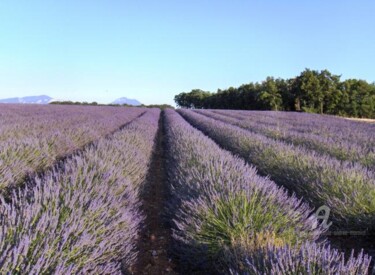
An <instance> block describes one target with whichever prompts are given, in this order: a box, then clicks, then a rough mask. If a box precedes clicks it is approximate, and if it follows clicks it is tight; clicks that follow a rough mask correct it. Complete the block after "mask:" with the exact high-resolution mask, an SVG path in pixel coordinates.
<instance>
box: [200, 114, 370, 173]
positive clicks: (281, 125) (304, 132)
mask: <svg viewBox="0 0 375 275" xmlns="http://www.w3.org/2000/svg"><path fill="white" fill-rule="evenodd" d="M199 112H201V113H203V114H206V115H208V116H211V117H214V118H216V119H220V120H222V121H224V122H227V123H230V124H233V125H236V126H239V127H241V128H244V129H247V130H250V131H253V132H256V133H259V134H263V135H265V136H267V137H269V138H273V139H277V140H281V141H284V142H287V143H291V144H294V145H298V146H303V147H305V148H307V149H310V150H315V151H317V152H319V153H321V154H328V155H330V156H331V157H334V158H337V159H339V160H342V161H350V162H358V163H360V164H361V165H363V166H365V167H367V168H369V169H371V170H374V171H375V127H374V126H375V125H371V124H368V123H367V124H365V125H367V126H366V127H364V125H362V124H361V123H356V124H355V123H353V122H351V121H345V120H343V119H338V118H334V119H332V118H327V117H326V116H319V115H310V114H309V115H307V118H308V119H307V118H306V115H305V116H303V115H302V114H301V117H302V118H299V117H296V118H295V119H292V118H293V117H292V118H289V119H287V118H288V116H292V115H290V114H289V113H287V115H285V114H284V113H280V114H279V113H277V112H275V115H274V117H272V116H271V117H270V116H269V115H267V113H266V114H265V115H264V117H262V116H261V114H259V112H255V114H253V113H252V112H247V113H246V112H244V111H223V110H219V111H216V110H213V111H199ZM276 115H277V116H276ZM294 115H295V114H293V116H294ZM337 120H339V121H340V122H341V121H343V122H341V123H337ZM323 121H324V123H322V122H323ZM349 126H350V129H348V127H349ZM338 129H340V130H338ZM351 133H354V134H352V136H351V137H350V135H351ZM353 135H355V136H353Z"/></svg>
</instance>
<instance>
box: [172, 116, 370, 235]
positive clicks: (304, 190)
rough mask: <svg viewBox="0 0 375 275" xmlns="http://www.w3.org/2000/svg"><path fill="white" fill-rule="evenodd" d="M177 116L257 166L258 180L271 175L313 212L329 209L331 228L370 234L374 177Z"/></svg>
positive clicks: (289, 147)
mask: <svg viewBox="0 0 375 275" xmlns="http://www.w3.org/2000/svg"><path fill="white" fill-rule="evenodd" d="M179 112H180V113H181V114H182V115H183V116H184V117H185V118H186V119H187V120H188V121H189V122H190V123H191V124H192V125H193V126H195V127H197V128H198V129H200V130H202V131H203V132H204V133H205V134H207V135H208V136H210V137H212V138H213V139H214V140H215V141H216V142H218V143H219V144H220V145H221V146H223V147H224V148H227V149H229V150H231V151H232V152H234V153H236V154H238V155H240V156H241V157H243V158H244V159H246V160H247V161H248V162H249V163H252V164H254V165H256V167H257V168H258V170H259V171H260V172H261V173H262V174H264V175H270V176H271V178H272V179H273V180H275V181H276V182H277V183H279V184H281V185H283V186H286V187H287V188H288V189H290V190H292V191H295V192H296V193H297V195H298V196H301V197H303V198H304V199H305V200H306V201H308V202H310V203H311V204H312V205H313V206H315V207H316V208H318V207H320V206H321V205H327V206H328V207H330V209H331V211H332V212H331V213H332V214H333V215H332V217H331V218H332V219H333V222H334V226H336V227H340V228H341V229H344V228H350V229H355V230H364V229H366V228H368V229H370V230H374V229H375V176H374V173H373V172H371V171H369V170H367V169H365V168H363V167H361V166H358V165H356V164H352V163H342V162H340V161H338V160H336V159H332V158H330V157H328V156H321V155H319V154H316V153H314V152H311V151H309V150H306V149H304V148H301V147H298V146H293V145H289V144H286V143H283V142H280V141H276V140H273V139H269V138H267V137H265V136H263V135H259V134H255V133H252V132H249V131H246V130H244V129H241V128H239V127H236V126H233V125H230V124H226V123H224V122H220V121H219V120H214V119H212V118H208V117H206V116H203V115H201V114H197V113H195V112H192V111H188V110H180V111H179Z"/></svg>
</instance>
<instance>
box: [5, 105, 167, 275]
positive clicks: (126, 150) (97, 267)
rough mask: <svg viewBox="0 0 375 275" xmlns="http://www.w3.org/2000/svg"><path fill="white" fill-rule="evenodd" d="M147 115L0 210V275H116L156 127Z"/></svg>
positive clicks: (127, 250)
mask: <svg viewBox="0 0 375 275" xmlns="http://www.w3.org/2000/svg"><path fill="white" fill-rule="evenodd" d="M159 114H160V111H159V110H150V111H147V112H146V113H144V114H143V115H142V116H140V117H138V118H137V119H135V120H134V121H132V122H131V123H130V124H128V125H127V126H126V127H125V128H124V129H123V130H121V131H118V132H116V133H114V134H113V135H112V136H110V137H107V138H102V139H99V140H98V141H97V142H95V143H94V144H92V145H90V146H89V147H87V148H86V149H85V150H83V151H82V152H81V153H77V154H74V155H73V156H72V157H71V158H69V159H68V160H66V161H65V162H64V163H63V165H61V164H60V165H59V167H55V168H54V169H51V170H49V171H47V172H46V173H45V174H44V176H43V177H42V178H38V177H36V178H34V179H33V180H32V181H30V182H28V183H27V184H26V188H25V189H22V190H19V191H18V192H15V191H14V192H13V194H12V197H11V203H8V202H6V201H4V199H3V198H1V204H0V273H1V274H121V272H122V270H124V269H126V268H129V267H130V265H131V264H132V263H133V262H134V259H135V257H136V252H135V250H134V246H135V240H136V238H137V232H138V228H139V225H140V222H141V220H142V215H141V214H140V212H139V204H140V202H139V192H140V188H141V187H142V183H143V181H144V179H145V176H146V173H147V170H148V166H149V163H150V159H151V154H152V150H153V145H154V139H155V136H156V132H157V128H158V118H159Z"/></svg>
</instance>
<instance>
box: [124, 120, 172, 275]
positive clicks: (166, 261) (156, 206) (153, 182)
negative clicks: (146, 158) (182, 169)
mask: <svg viewBox="0 0 375 275" xmlns="http://www.w3.org/2000/svg"><path fill="white" fill-rule="evenodd" d="M164 135H165V134H164V114H163V113H162V114H161V116H160V119H159V130H158V133H157V138H156V142H155V151H154V153H153V158H152V161H151V166H150V169H149V172H148V175H147V180H146V183H145V188H144V191H143V192H142V194H141V199H142V207H141V209H142V211H143V213H144V215H145V216H146V218H145V222H144V226H143V229H142V231H141V234H140V239H139V242H138V247H137V249H138V259H137V263H136V264H135V266H134V267H133V268H132V270H131V271H132V273H133V274H153V275H157V274H177V273H176V272H175V271H174V268H175V263H174V262H173V261H172V258H171V257H170V255H169V250H170V244H171V240H172V239H171V238H172V237H171V233H172V232H171V229H170V227H169V225H168V222H169V221H167V220H166V219H165V217H166V215H165V204H166V202H167V201H168V186H167V174H166V169H165V164H166V161H165V144H164V142H165V139H164Z"/></svg>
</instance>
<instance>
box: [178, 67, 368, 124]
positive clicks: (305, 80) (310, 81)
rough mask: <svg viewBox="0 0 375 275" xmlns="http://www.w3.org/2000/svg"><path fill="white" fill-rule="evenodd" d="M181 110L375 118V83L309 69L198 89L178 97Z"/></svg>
mask: <svg viewBox="0 0 375 275" xmlns="http://www.w3.org/2000/svg"><path fill="white" fill-rule="evenodd" d="M175 102H176V104H177V105H178V106H180V107H185V108H196V109H200V108H204V109H233V110H235V109H237V110H274V111H283V110H284V111H304V112H313V113H321V114H323V113H324V114H334V115H341V116H350V117H365V118H375V84H374V83H372V84H370V83H368V82H366V81H364V80H358V79H348V80H344V81H341V80H340V76H339V75H334V74H332V73H330V72H329V71H327V70H322V71H316V70H309V69H306V70H305V71H303V72H302V73H301V74H300V75H299V76H297V77H295V78H291V79H281V78H277V79H275V78H273V77H267V79H266V80H265V81H263V82H261V83H258V82H256V83H253V82H251V83H248V84H244V85H241V86H240V87H238V88H233V87H230V88H228V89H225V90H220V89H219V90H218V91H217V93H211V92H206V91H202V90H200V89H194V90H192V91H191V92H188V93H180V94H178V95H176V96H175Z"/></svg>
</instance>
